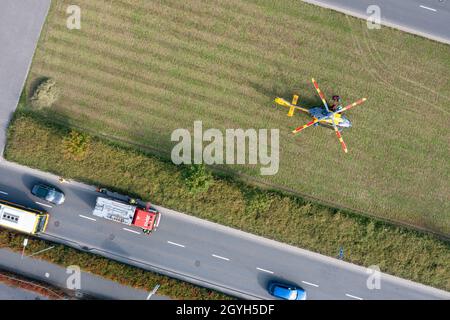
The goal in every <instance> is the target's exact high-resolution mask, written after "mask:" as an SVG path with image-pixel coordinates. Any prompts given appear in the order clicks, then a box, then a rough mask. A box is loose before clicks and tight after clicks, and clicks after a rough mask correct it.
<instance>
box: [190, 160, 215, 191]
mask: <svg viewBox="0 0 450 320" xmlns="http://www.w3.org/2000/svg"><path fill="white" fill-rule="evenodd" d="M184 181H185V183H186V186H187V187H188V189H189V191H190V192H191V193H202V192H207V191H208V190H209V188H210V187H211V185H212V184H213V183H214V178H213V176H212V174H211V172H210V171H209V170H207V169H206V167H205V166H204V165H202V164H201V165H197V164H195V165H192V166H189V167H187V169H186V170H185V172H184Z"/></svg>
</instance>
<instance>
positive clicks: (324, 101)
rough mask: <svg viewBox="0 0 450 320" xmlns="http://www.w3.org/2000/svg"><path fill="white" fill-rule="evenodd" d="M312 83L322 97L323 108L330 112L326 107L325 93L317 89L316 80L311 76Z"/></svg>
mask: <svg viewBox="0 0 450 320" xmlns="http://www.w3.org/2000/svg"><path fill="white" fill-rule="evenodd" d="M312 83H313V85H314V88H316V91H317V93H318V94H319V97H320V99H322V103H323V105H324V106H325V109H327V111H328V112H330V109H328V104H327V101H326V100H325V95H324V94H323V92H322V91H321V90H320V89H319V85H318V84H317V82H316V80H314V78H312Z"/></svg>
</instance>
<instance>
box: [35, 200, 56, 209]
mask: <svg viewBox="0 0 450 320" xmlns="http://www.w3.org/2000/svg"><path fill="white" fill-rule="evenodd" d="M35 202H36V203H37V204H40V205H41V206H44V207H47V208H53V207H52V206H50V205H48V204H45V203H41V202H37V201H35Z"/></svg>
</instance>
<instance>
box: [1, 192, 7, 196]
mask: <svg viewBox="0 0 450 320" xmlns="http://www.w3.org/2000/svg"><path fill="white" fill-rule="evenodd" d="M0 193H1V194H4V195H5V196H7V195H8V192H5V191H0Z"/></svg>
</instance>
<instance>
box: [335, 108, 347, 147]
mask: <svg viewBox="0 0 450 320" xmlns="http://www.w3.org/2000/svg"><path fill="white" fill-rule="evenodd" d="M331 123H332V124H333V128H334V132H336V136H337V137H338V139H339V142H340V143H341V146H342V149H343V150H344V152H345V153H347V152H348V150H347V146H346V144H345V142H344V139H342V136H341V133H340V132H339V130H338V128H337V126H336V124H335V123H334V113H333V115H332V116H331Z"/></svg>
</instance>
